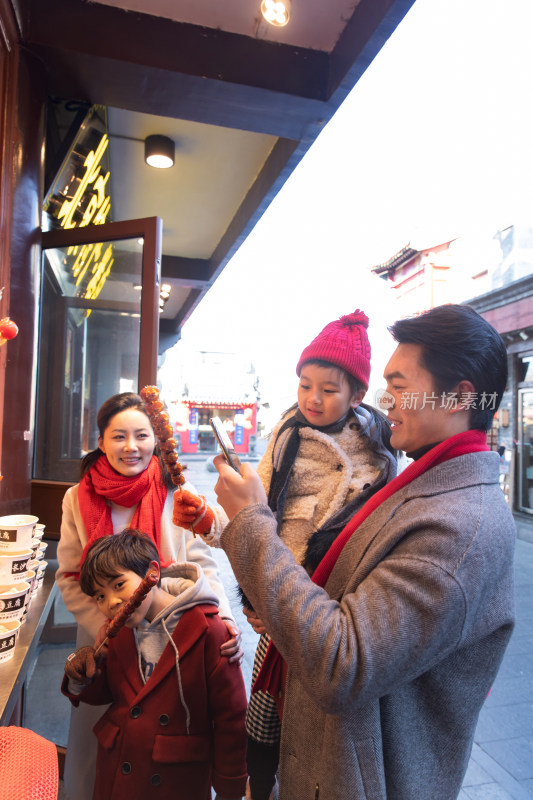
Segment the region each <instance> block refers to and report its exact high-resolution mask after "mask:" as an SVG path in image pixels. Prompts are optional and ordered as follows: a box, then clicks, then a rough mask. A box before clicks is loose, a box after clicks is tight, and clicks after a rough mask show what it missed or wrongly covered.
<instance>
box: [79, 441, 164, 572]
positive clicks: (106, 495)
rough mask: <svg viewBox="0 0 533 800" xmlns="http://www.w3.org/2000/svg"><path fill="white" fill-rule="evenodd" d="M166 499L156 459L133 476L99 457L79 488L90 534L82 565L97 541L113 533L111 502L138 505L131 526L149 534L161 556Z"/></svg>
mask: <svg viewBox="0 0 533 800" xmlns="http://www.w3.org/2000/svg"><path fill="white" fill-rule="evenodd" d="M166 499H167V490H166V487H165V486H164V485H163V483H162V481H161V468H160V466H159V461H158V459H157V458H156V456H152V458H151V460H150V463H149V464H148V467H147V468H146V469H145V470H143V472H141V473H140V474H139V475H132V476H131V477H126V476H124V475H121V474H120V473H119V472H116V471H115V470H114V469H113V467H112V466H111V464H110V463H109V461H108V460H107V458H106V456H105V455H102V456H100V458H99V459H98V461H97V462H96V463H95V464H94V465H93V466H92V467H91V468H90V469H89V470H88V471H87V472H86V473H85V475H84V476H83V478H82V479H81V481H80V484H79V487H78V503H79V506H80V512H81V517H82V519H83V523H84V525H85V530H86V531H87V544H86V545H85V547H84V550H83V553H82V555H81V561H80V564H83V561H84V559H85V555H86V553H87V550H88V548H89V547H90V546H91V544H92V543H93V542H94V541H96V539H100V537H101V536H107V535H110V534H113V523H112V521H111V505H110V503H111V502H112V503H116V504H117V505H119V506H124V507H125V508H133V506H137V508H136V509H135V512H134V514H133V518H132V520H131V523H130V527H131V528H137V529H138V530H140V531H142V532H143V533H146V534H148V536H149V537H150V538H151V539H152V540H153V542H154V543H155V546H156V547H157V552H158V553H159V556H161V516H162V514H163V507H164V505H165V500H166ZM108 501H109V502H108Z"/></svg>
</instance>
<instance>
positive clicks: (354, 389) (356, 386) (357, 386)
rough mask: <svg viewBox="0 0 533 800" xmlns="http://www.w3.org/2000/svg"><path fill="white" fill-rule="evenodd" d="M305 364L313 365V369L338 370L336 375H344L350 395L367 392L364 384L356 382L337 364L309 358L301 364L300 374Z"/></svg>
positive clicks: (355, 379)
mask: <svg viewBox="0 0 533 800" xmlns="http://www.w3.org/2000/svg"><path fill="white" fill-rule="evenodd" d="M307 364H313V366H315V367H333V368H334V369H336V370H338V374H339V375H344V377H345V378H346V381H347V383H348V386H349V387H350V391H351V393H352V394H358V393H359V392H360V391H363V392H366V391H367V387H366V386H365V385H364V383H361V381H358V380H357V378H354V376H353V375H351V374H350V373H349V372H347V371H346V370H345V369H344V367H339V365H338V364H332V362H331V361H324V360H323V359H321V358H310V359H309V361H304V362H303V364H302V366H301V369H300V372H301V370H302V369H303V368H304V367H305V366H306V365H307Z"/></svg>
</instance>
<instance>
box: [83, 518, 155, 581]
mask: <svg viewBox="0 0 533 800" xmlns="http://www.w3.org/2000/svg"><path fill="white" fill-rule="evenodd" d="M150 561H157V563H158V564H161V562H160V558H159V553H158V552H157V547H156V546H155V544H154V542H153V541H152V540H151V539H150V537H149V536H147V535H146V534H145V533H142V532H141V531H138V530H135V528H126V530H124V531H122V533H117V534H115V535H111V536H102V537H100V539H97V540H96V541H95V542H93V543H92V545H91V546H90V547H89V549H88V550H87V554H86V556H85V560H84V562H83V564H82V565H81V569H80V589H81V590H82V592H84V593H85V594H88V595H89V596H92V595H93V594H94V590H95V589H94V587H95V585H96V583H97V582H100V581H101V579H102V578H104V579H107V580H109V578H114V577H115V576H116V575H118V573H119V572H121V571H123V570H129V571H130V572H134V573H135V574H136V575H139V577H141V578H144V576H145V575H146V573H147V571H148V567H149V566H150Z"/></svg>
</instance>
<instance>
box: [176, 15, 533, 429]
mask: <svg viewBox="0 0 533 800" xmlns="http://www.w3.org/2000/svg"><path fill="white" fill-rule="evenodd" d="M532 41H533V0H417V1H416V3H415V4H414V6H413V8H412V9H411V11H410V12H409V13H408V15H407V16H406V18H405V19H404V21H403V22H402V23H401V25H400V26H399V27H398V29H397V30H396V32H395V33H394V34H393V36H392V37H391V39H390V40H389V41H388V43H387V44H386V45H385V47H384V48H383V50H382V51H381V52H380V53H379V55H378V56H377V57H376V59H375V60H374V62H373V63H372V64H371V66H370V67H369V69H368V70H367V72H366V73H365V74H364V75H363V77H362V78H361V79H360V81H359V83H358V84H357V86H356V87H355V89H354V90H353V91H352V92H351V94H350V95H349V97H348V98H347V99H346V101H345V102H344V103H343V105H342V106H341V108H340V109H339V111H338V112H337V114H336V115H335V116H334V117H333V119H332V120H331V121H330V123H329V124H328V125H327V126H326V128H325V129H324V131H323V132H322V133H321V135H320V136H319V138H318V139H317V141H316V142H315V144H314V145H313V146H312V148H311V149H310V150H309V151H308V153H307V154H306V156H305V157H304V158H303V160H302V162H301V163H300V164H299V166H298V167H297V168H296V170H295V171H294V173H293V174H292V176H291V177H290V178H289V180H288V181H287V183H286V184H285V186H284V187H283V188H282V190H281V191H280V192H279V194H278V195H277V197H276V198H275V199H274V201H273V202H272V204H271V205H270V207H269V208H268V210H267V212H266V213H265V214H264V216H263V217H262V219H261V220H260V222H259V223H258V224H257V225H256V227H255V229H254V230H253V231H252V233H251V234H250V236H249V237H248V238H247V240H246V241H245V242H244V244H243V245H242V246H241V248H240V249H239V251H238V252H237V254H236V255H235V256H234V257H233V258H232V260H231V261H230V262H229V264H228V266H227V267H226V268H225V270H224V271H223V273H222V275H221V277H220V278H219V279H218V280H217V281H216V283H215V285H214V286H213V287H212V289H211V290H210V291H209V292H208V294H207V295H206V297H205V298H204V299H203V300H202V302H201V303H200V304H199V306H198V308H197V309H196V310H195V311H194V313H193V314H192V316H191V318H190V320H188V321H187V322H186V324H185V326H184V328H183V335H182V341H181V342H179V343H178V344H177V345H176V346H175V348H173V350H172V351H169V354H168V356H167V360H166V362H165V365H164V366H163V368H162V370H161V375H160V377H161V380H162V383H163V390H164V391H165V393H168V394H169V395H170V394H173V393H174V392H175V391H176V388H175V387H174V386H173V382H172V375H173V373H174V372H175V369H174V368H173V364H174V365H175V364H176V361H175V359H178V360H179V359H180V352H181V351H182V348H188V349H199V350H226V351H230V352H242V353H243V355H244V357H246V358H248V357H249V358H250V359H251V360H252V361H253V363H254V365H255V368H256V371H257V373H258V375H259V377H260V381H261V390H262V399H263V400H264V401H266V400H268V401H269V402H270V404H271V406H272V408H273V412H272V413H273V414H274V416H275V417H276V418H277V416H279V412H280V411H281V410H282V409H283V408H285V407H287V406H288V405H290V403H291V402H292V401H293V399H294V397H295V392H296V386H297V378H296V375H295V373H294V368H295V365H296V362H297V360H298V358H299V355H300V353H301V351H302V349H303V347H305V346H306V345H307V344H308V343H309V341H310V340H311V339H312V338H314V336H315V335H316V334H317V333H318V332H319V331H320V330H321V328H322V327H323V326H324V325H325V324H326V323H327V322H329V321H330V320H332V319H335V318H337V317H339V316H340V315H342V314H346V313H350V312H351V311H353V310H354V309H355V308H358V307H359V308H362V309H364V310H365V311H366V313H367V314H368V316H369V317H370V319H371V327H370V336H371V342H372V348H373V353H372V362H373V380H372V386H371V388H372V389H373V386H374V385H375V386H377V385H380V383H379V376H380V374H381V372H382V370H383V366H384V364H385V363H386V360H387V358H388V357H389V355H390V353H391V352H392V349H393V344H392V342H391V340H390V337H389V335H388V334H387V333H386V325H387V324H390V322H392V321H393V320H394V319H395V318H396V316H395V310H394V303H393V299H392V297H391V296H390V294H389V292H388V290H387V286H386V284H385V282H384V281H383V280H381V279H379V278H376V277H375V276H373V275H372V274H371V273H370V272H369V270H370V268H371V267H372V266H375V265H376V264H379V263H381V262H383V261H385V260H387V259H388V258H389V257H390V256H392V255H393V254H394V253H395V252H396V251H397V250H399V249H400V248H401V247H403V246H404V245H405V244H407V243H408V242H409V241H411V242H413V244H414V245H415V246H417V245H419V246H420V247H424V246H429V245H435V244H438V243H440V242H442V241H446V240H447V239H448V238H452V237H454V236H465V237H468V239H469V240H471V241H474V242H478V241H481V242H482V241H489V240H490V237H491V236H492V235H493V234H494V233H495V232H496V231H497V230H498V229H501V228H504V227H507V226H508V225H511V224H513V223H517V222H523V221H526V222H531V216H532V215H531V210H532V208H533V202H532V200H533V157H532V148H533V111H532V102H533V47H532V44H531V42H532ZM460 299H465V298H460ZM367 399H368V400H369V401H370V402H372V401H373V398H372V397H370V396H368V397H367Z"/></svg>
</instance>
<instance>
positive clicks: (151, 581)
mask: <svg viewBox="0 0 533 800" xmlns="http://www.w3.org/2000/svg"><path fill="white" fill-rule="evenodd" d="M158 580H159V575H158V574H157V572H156V571H155V570H151V569H149V570H148V572H147V573H146V575H145V576H144V578H143V579H142V581H141V582H140V584H139V585H138V586H137V588H136V589H135V591H134V592H133V594H132V596H131V597H130V599H129V600H127V601H126V602H125V603H124V605H123V606H121V608H120V609H119V611H117V613H116V614H115V616H114V617H113V619H112V620H111V622H110V623H109V625H108V626H107V630H106V638H105V639H104V641H103V642H102V643H101V644H100V645H99V646H98V648H97V650H96V652H95V654H94V655H95V656H97V655H98V653H99V651H100V650H101V648H102V647H103V646H104V644H106V642H107V641H108V639H112V638H113V637H114V636H116V635H117V633H118V632H119V630H120V629H121V628H122V627H123V626H124V624H125V623H126V621H127V619H128V617H130V616H131V614H133V612H134V611H135V610H136V609H137V608H139V606H140V605H141V603H142V601H143V600H144V598H145V597H146V595H147V594H148V592H149V591H150V589H151V588H152V587H153V586H155V585H156V583H157V582H158Z"/></svg>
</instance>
